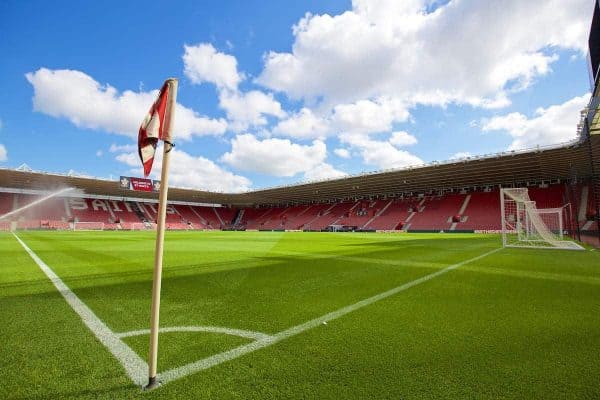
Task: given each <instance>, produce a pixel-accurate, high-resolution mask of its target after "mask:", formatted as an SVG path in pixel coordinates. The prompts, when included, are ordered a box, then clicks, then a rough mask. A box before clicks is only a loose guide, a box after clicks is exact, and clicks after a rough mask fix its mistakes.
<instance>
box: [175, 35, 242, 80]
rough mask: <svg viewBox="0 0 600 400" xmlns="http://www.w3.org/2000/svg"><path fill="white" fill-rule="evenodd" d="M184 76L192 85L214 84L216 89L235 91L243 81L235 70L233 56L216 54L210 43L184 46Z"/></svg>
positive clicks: (235, 64) (235, 63) (235, 61)
mask: <svg viewBox="0 0 600 400" xmlns="http://www.w3.org/2000/svg"><path fill="white" fill-rule="evenodd" d="M184 49H185V53H184V54H183V64H184V74H185V76H187V77H188V78H189V79H190V80H191V81H192V82H193V83H196V84H200V83H203V82H210V83H214V84H215V85H216V86H217V87H218V88H227V89H230V90H237V86H238V84H239V83H240V82H241V81H242V80H243V79H244V76H243V74H240V73H239V72H238V70H237V60H236V58H235V57H234V56H231V55H228V54H225V53H220V52H218V51H217V50H216V49H215V48H214V47H213V45H212V44H210V43H200V44H198V45H196V46H187V45H186V46H184Z"/></svg>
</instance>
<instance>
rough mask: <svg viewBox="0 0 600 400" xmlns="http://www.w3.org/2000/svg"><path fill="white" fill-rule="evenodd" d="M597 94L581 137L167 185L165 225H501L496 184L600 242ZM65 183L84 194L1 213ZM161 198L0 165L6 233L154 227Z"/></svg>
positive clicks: (294, 227) (334, 227) (109, 184)
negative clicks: (236, 189)
mask: <svg viewBox="0 0 600 400" xmlns="http://www.w3.org/2000/svg"><path fill="white" fill-rule="evenodd" d="M598 94H599V93H595V97H593V98H592V102H591V103H590V107H589V108H588V109H586V110H585V112H584V113H583V114H582V116H583V118H582V123H581V124H580V125H581V126H582V127H583V128H581V129H582V130H581V131H580V135H581V136H580V138H579V139H577V140H574V141H572V142H569V143H567V144H561V145H555V146H549V147H538V148H536V149H533V150H523V151H510V152H504V153H500V154H492V155H485V156H481V157H471V158H469V159H462V160H451V161H448V162H443V163H439V162H434V163H431V164H428V165H423V166H418V167H407V168H404V169H397V170H389V171H381V172H373V173H367V174H360V175H355V176H350V177H345V178H337V179H331V180H324V181H317V182H310V183H301V184H298V185H291V186H280V187H275V188H269V189H263V190H256V191H250V192H244V193H216V192H206V191H198V190H190V189H181V188H170V190H169V201H170V204H169V206H168V213H167V220H166V222H167V224H168V228H169V229H248V230H250V229H254V230H282V229H285V230H318V231H320V230H363V231H389V230H400V229H402V230H404V231H409V232H410V231H420V230H425V231H439V230H444V231H450V232H452V231H497V230H499V229H500V200H499V189H500V188H501V187H527V188H528V189H529V194H530V196H531V198H532V199H533V200H534V201H536V204H537V207H539V208H554V207H562V206H564V205H569V210H572V211H571V215H572V217H570V220H571V221H570V224H569V226H572V227H573V229H571V231H572V232H574V231H577V232H575V233H576V234H578V235H579V234H581V237H582V239H583V236H585V237H588V238H591V240H592V242H593V241H594V240H595V241H596V243H600V239H599V238H600V232H599V229H598V218H599V216H598V209H599V207H600V200H599V198H600V183H599V182H600V176H599V172H598V171H600V122H593V123H592V122H590V121H592V120H593V121H600V118H597V117H598V116H599V115H600V114H599V115H596V114H597V112H596V111H597V110H598V106H600V97H599V96H598ZM593 124H596V125H593ZM588 128H589V129H588ZM67 187H68V188H75V189H79V192H77V193H71V194H70V195H66V194H65V195H62V196H60V197H55V198H51V199H50V200H47V201H45V202H44V203H42V204H40V205H39V206H36V207H32V208H30V209H28V210H25V211H22V212H19V213H18V214H16V215H12V214H11V216H10V218H7V219H2V216H3V215H5V214H7V213H10V212H11V211H12V210H16V209H19V208H20V207H23V206H25V205H27V204H32V203H33V202H35V201H36V200H37V199H39V198H40V197H41V196H47V195H48V194H49V193H52V191H53V190H56V189H55V188H67ZM82 193H83V195H82ZM156 204H157V193H152V192H135V191H132V190H129V189H124V188H121V187H120V186H119V184H118V182H117V181H111V180H102V179H93V178H87V177H78V176H67V175H57V174H48V173H40V172H33V171H30V170H11V169H5V168H0V229H3V230H7V229H11V228H15V227H16V228H17V229H68V228H70V229H73V228H74V224H75V223H79V222H87V223H92V222H97V223H99V224H103V227H104V229H132V228H133V229H152V228H153V226H152V223H153V222H154V221H155V220H156V211H157V210H156ZM84 225H85V224H84Z"/></svg>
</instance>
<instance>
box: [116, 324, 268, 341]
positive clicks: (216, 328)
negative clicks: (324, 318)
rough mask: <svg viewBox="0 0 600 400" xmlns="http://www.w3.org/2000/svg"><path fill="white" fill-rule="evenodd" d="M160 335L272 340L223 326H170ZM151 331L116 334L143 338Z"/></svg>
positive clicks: (162, 329)
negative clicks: (198, 333) (216, 334)
mask: <svg viewBox="0 0 600 400" xmlns="http://www.w3.org/2000/svg"><path fill="white" fill-rule="evenodd" d="M158 332H159V333H169V332H208V333H223V334H225V335H231V336H239V337H243V338H246V339H253V340H266V339H271V338H272V336H271V335H267V334H266V333H262V332H254V331H247V330H244V329H235V328H224V327H221V326H170V327H165V328H160V329H159V330H158ZM149 334H150V329H139V330H137V331H129V332H121V333H116V335H117V337H119V338H126V337H132V336H141V335H149Z"/></svg>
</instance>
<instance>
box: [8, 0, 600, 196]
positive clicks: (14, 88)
mask: <svg viewBox="0 0 600 400" xmlns="http://www.w3.org/2000/svg"><path fill="white" fill-rule="evenodd" d="M122 3H126V4H122ZM529 3H531V4H529ZM534 3H535V4H534ZM561 3H564V4H561ZM592 7H593V2H592V1H588V0H557V1H555V2H523V1H520V0H507V1H505V2H503V4H502V7H500V6H499V5H498V2H481V1H475V0H454V1H431V0H405V1H402V2H399V1H395V0H355V1H354V2H351V1H336V0H328V1H323V0H320V1H286V2H270V1H269V2H268V1H241V0H239V1H219V2H194V1H189V2H184V1H180V2H176V3H173V2H163V1H161V2H137V1H135V2H134V1H132V2H116V1H115V2H75V1H72V2H67V1H57V2H42V1H30V2H21V1H5V2H2V3H1V4H0V51H1V54H2V55H3V59H2V61H1V62H0V90H2V93H4V95H3V96H1V97H0V166H2V167H9V168H16V167H18V166H19V165H21V164H23V163H26V164H28V165H29V166H30V167H31V168H33V169H34V170H41V171H49V172H59V173H67V172H69V171H75V173H79V174H85V175H91V176H97V177H110V176H113V177H117V176H118V175H136V176H139V175H141V163H140V162H139V160H138V159H137V154H136V150H135V146H134V145H135V138H136V136H137V128H138V126H139V123H140V122H141V120H142V119H143V117H144V114H145V112H146V111H147V109H148V107H149V106H150V104H151V103H152V100H153V98H154V96H155V95H156V89H158V88H159V87H160V86H161V84H162V82H163V81H164V79H166V78H167V77H170V76H175V77H178V78H179V80H180V88H179V97H178V103H179V108H178V111H177V115H176V131H175V137H176V143H177V152H176V153H174V157H173V167H172V170H171V178H172V184H174V185H175V186H180V187H193V188H199V189H209V190H217V191H241V190H249V189H257V188H262V187H268V186H273V185H281V184H289V183H294V182H299V181H304V180H314V179H324V178H329V177H338V176H343V175H344V174H356V173H359V172H362V171H374V170H380V169H388V168H402V167H406V166H409V165H418V164H420V163H427V162H431V161H435V160H447V159H450V158H453V157H464V156H469V155H478V154H486V153H491V152H499V151H504V150H507V149H519V148H530V147H535V146H537V145H548V144H555V143H560V142H563V141H568V140H571V139H573V138H574V137H575V135H576V125H577V122H578V114H579V110H580V109H581V108H583V107H584V106H585V104H586V102H587V96H588V92H589V81H588V75H587V64H586V58H585V57H586V53H585V52H586V43H587V40H586V39H587V35H588V29H589V25H590V21H591V11H592ZM532 16H535V17H532ZM157 164H158V165H157V166H155V169H154V172H153V173H154V174H155V176H156V175H157V174H158V173H159V168H158V167H159V165H160V163H157Z"/></svg>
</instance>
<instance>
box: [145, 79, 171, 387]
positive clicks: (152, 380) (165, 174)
mask: <svg viewBox="0 0 600 400" xmlns="http://www.w3.org/2000/svg"><path fill="white" fill-rule="evenodd" d="M176 98H177V79H175V78H170V79H167V80H166V81H165V83H164V85H163V87H162V89H161V90H160V93H159V95H158V98H157V99H156V101H155V102H154V104H153V105H152V107H150V111H148V115H146V118H144V121H143V122H142V125H141V126H140V131H139V134H138V150H139V153H140V159H141V160H142V164H143V166H144V175H145V176H148V175H149V174H150V171H151V169H152V163H153V162H154V152H155V150H156V144H157V143H158V141H159V140H162V141H163V142H164V146H163V160H162V169H161V172H160V181H161V184H160V194H159V196H158V213H157V215H156V218H157V221H156V246H155V251H154V273H153V278H152V308H151V311H150V313H151V314H150V352H149V356H148V385H147V386H146V389H153V388H155V387H156V386H158V384H159V382H158V381H157V379H156V364H157V360H158V327H159V322H158V321H159V311H160V284H161V279H162V258H163V243H164V239H165V219H166V215H167V192H168V190H169V159H170V153H171V149H172V148H173V146H174V145H173V143H171V133H172V129H173V121H174V119H175V104H176Z"/></svg>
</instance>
